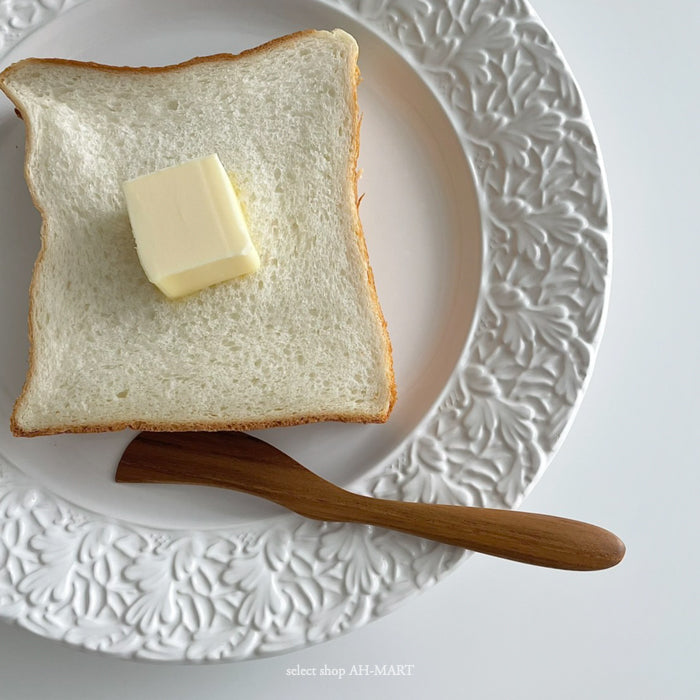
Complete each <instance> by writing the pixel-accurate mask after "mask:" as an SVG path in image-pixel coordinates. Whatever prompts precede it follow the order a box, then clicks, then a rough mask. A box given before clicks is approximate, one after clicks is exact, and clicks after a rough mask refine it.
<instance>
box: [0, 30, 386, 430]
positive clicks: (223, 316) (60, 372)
mask: <svg viewBox="0 0 700 700" xmlns="http://www.w3.org/2000/svg"><path fill="white" fill-rule="evenodd" d="M356 58H357V45H356V43H355V41H354V40H353V39H352V37H350V36H349V35H348V34H346V33H345V32H342V31H339V30H336V31H334V32H313V31H312V32H303V33H300V34H297V35H291V36H290V37H287V38H285V39H282V40H277V41H276V42H272V43H271V44H269V45H266V46H263V47H260V48H258V49H256V50H254V51H250V52H245V53H243V54H241V55H239V56H236V57H234V56H228V55H225V56H217V57H211V58H203V59H197V60H194V61H191V62H188V63H187V64H183V65H182V66H177V67H167V68H164V69H131V68H120V69H114V68H110V67H106V66H98V65H95V64H79V63H75V62H70V61H61V60H50V59H46V60H44V59H29V60H27V61H23V62H20V63H18V64H15V65H14V66H11V67H10V68H8V69H6V70H5V71H4V73H3V74H2V75H0V87H2V89H3V90H4V91H5V92H6V93H7V94H8V95H9V96H10V98H11V99H12V100H13V101H14V103H15V105H16V106H17V108H18V109H19V110H20V112H21V113H22V116H23V118H24V120H25V124H26V128H27V160H26V176H27V182H28V185H29V187H30V190H31V192H32V196H33V198H34V202H35V204H36V206H37V208H38V209H39V210H40V211H41V213H42V217H43V228H42V251H41V253H40V257H39V259H38V261H37V265H36V267H35V272H34V278H33V281H32V289H31V304H30V341H31V353H30V355H31V356H30V367H29V372H28V376H27V381H26V383H25V387H24V390H23V392H22V395H21V397H20V399H19V400H18V402H17V404H16V406H15V412H14V414H13V423H12V428H13V431H14V432H15V433H16V434H20V435H31V434H46V433H54V432H66V431H73V432H80V431H93V430H115V429H120V428H124V427H135V428H142V429H160V430H163V429H165V430H179V429H183V430H184V429H193V428H195V429H223V428H237V429H247V428H254V427H265V426H272V425H291V424H295V423H303V422H308V421H315V420H326V419H329V420H330V419H335V420H351V421H382V420H385V419H386V418H387V416H388V414H389V412H390V410H391V407H392V405H393V402H394V394H395V388H394V378H393V370H392V364H391V349H390V344H389V338H388V335H387V332H386V325H385V323H384V319H383V317H382V314H381V310H380V308H379V306H378V302H377V299H376V292H375V290H374V284H373V280H372V275H371V270H370V268H369V265H368V261H367V256H366V249H365V244H364V238H363V235H362V229H361V226H360V222H359V217H358V213H357V201H356V197H357V193H356V180H355V178H356V175H355V168H356V159H357V149H358V130H359V117H358V110H357V100H356V84H357V77H358V76H357V68H356ZM211 153H217V154H218V155H219V157H220V158H221V161H222V163H223V164H224V167H225V168H226V169H227V170H228V171H229V172H230V173H231V175H232V177H233V179H234V183H235V186H236V189H237V192H238V194H239V197H240V200H241V203H242V205H243V207H244V210H245V211H246V213H247V218H248V222H249V226H250V233H251V237H252V238H253V240H254V243H255V245H256V247H257V249H258V251H259V253H260V258H261V267H260V270H259V271H258V272H256V273H255V274H252V275H249V276H246V277H241V278H238V279H234V280H232V281H230V282H224V283H222V284H219V285H216V286H214V287H211V288H209V289H206V290H204V291H202V292H199V293H197V294H194V295H192V296H190V297H186V298H184V299H181V300H177V301H171V300H168V299H166V298H165V297H164V296H163V295H162V294H161V293H160V292H159V291H158V290H157V289H156V288H155V287H154V286H153V285H151V284H150V283H149V282H148V280H147V279H146V277H145V275H144V273H143V270H142V268H141V266H140V263H139V261H138V258H137V255H136V251H135V247H134V241H133V237H132V234H131V230H130V227H129V220H128V215H127V211H126V205H125V201H124V197H123V194H122V190H121V184H122V182H124V181H125V180H129V179H132V178H135V177H137V176H139V175H144V174H146V173H149V172H153V171H156V170H159V169H161V168H164V167H167V166H171V165H177V164H179V163H182V162H183V161H186V160H190V159H194V158H199V157H202V156H206V155H209V154H211Z"/></svg>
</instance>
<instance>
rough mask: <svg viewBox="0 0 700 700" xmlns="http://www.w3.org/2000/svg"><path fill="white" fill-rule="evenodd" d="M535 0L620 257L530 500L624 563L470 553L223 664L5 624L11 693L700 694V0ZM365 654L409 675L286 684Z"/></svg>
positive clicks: (2, 687) (212, 697) (3, 691)
mask: <svg viewBox="0 0 700 700" xmlns="http://www.w3.org/2000/svg"><path fill="white" fill-rule="evenodd" d="M533 2H534V6H535V9H536V10H537V11H538V13H539V14H540V16H541V17H542V19H543V21H544V22H545V24H546V25H547V26H548V28H549V29H550V31H551V33H552V34H553V36H554V37H555V39H556V40H557V41H558V43H559V45H560V46H561V48H562V49H563V52H564V54H565V56H566V57H567V59H568V61H569V64H570V65H571V67H572V69H573V72H574V74H575V76H576V78H577V79H578V81H579V84H580V86H581V88H582V91H583V94H584V96H585V98H586V100H587V102H588V105H589V108H590V112H591V114H592V116H593V120H594V123H595V127H596V130H597V133H598V137H599V139H600V144H601V148H602V153H603V157H604V160H605V164H606V169H607V173H608V178H609V184H610V191H611V198H612V212H613V218H614V232H613V246H614V256H613V286H612V297H611V303H610V309H609V315H608V321H607V328H606V332H605V336H604V338H603V343H602V347H601V350H600V353H599V355H598V361H597V364H596V368H595V371H594V374H593V378H592V381H591V383H590V386H589V389H588V393H587V395H586V397H585V400H584V403H583V406H582V408H581V410H580V412H579V414H578V417H577V419H576V421H575V423H574V425H573V428H572V429H571V431H570V433H569V435H568V437H567V439H566V441H565V443H564V445H563V447H562V449H561V450H560V452H559V453H558V455H557V456H556V458H555V460H554V462H553V463H552V465H551V466H550V467H549V470H548V471H547V473H546V474H545V475H544V477H543V478H542V480H541V481H540V483H539V485H538V486H537V488H536V489H535V491H534V492H533V493H532V495H531V496H530V497H529V498H528V500H527V502H526V504H525V509H527V510H534V511H541V512H547V513H553V514H560V515H566V516H568V517H572V518H578V519H581V520H587V521H590V522H594V523H597V524H600V525H602V526H604V527H607V528H609V529H611V530H613V531H614V532H616V533H618V534H619V535H620V536H621V537H622V538H623V539H624V540H625V542H626V544H627V548H628V553H627V556H626V558H625V560H624V562H623V563H622V564H621V565H619V566H618V567H616V568H614V569H611V570H608V571H605V572H597V573H567V572H558V571H550V570H545V569H539V568H534V567H527V566H524V565H519V564H514V563H509V562H505V561H499V560H496V559H489V558H487V557H485V556H474V557H473V558H472V559H471V560H470V561H468V562H467V563H466V564H465V565H463V566H462V567H460V568H459V569H458V570H457V571H456V572H455V573H453V574H452V575H451V576H449V577H448V578H447V579H446V580H445V581H444V582H442V583H440V584H439V585H438V586H436V587H434V588H433V589H431V590H429V591H427V592H426V593H424V594H423V595H421V596H420V597H418V598H416V599H414V600H412V601H410V602H409V603H407V604H405V605H404V606H403V607H402V608H400V609H399V610H398V611H396V612H394V613H392V614H391V615H389V616H388V617H385V618H383V619H381V620H379V621H377V622H374V623H372V624H371V625H369V626H367V627H365V628H363V629H360V630H358V631H355V632H353V633H351V634H350V635H347V636H345V637H342V638H340V639H337V640H334V641H332V642H329V643H327V644H323V645H321V646H316V647H313V648H311V649H307V650H304V651H300V652H295V653H291V654H287V655H284V656H280V657H276V658H272V659H265V660H260V661H252V662H245V663H238V664H227V665H220V666H207V667H189V666H158V665H149V664H143V663H136V662H126V661H119V660H114V659H109V658H103V657H99V656H94V655H89V654H86V653H83V652H79V651H74V650H72V649H69V648H66V647H63V646H61V645H59V644H56V643H53V642H48V641H46V640H43V639H40V638H38V637H35V636H34V635H32V634H30V633H29V632H26V631H24V630H21V629H17V628H15V627H10V626H7V625H0V698H2V700H15V698H31V699H32V700H34V699H43V698H51V699H55V700H59V699H60V698H78V697H79V698H86V699H88V700H92V699H93V698H119V700H124V699H125V698H131V699H139V698H148V699H149V700H151V699H152V698H167V699H168V700H176V699H178V698H195V697H202V698H207V700H217V699H219V698H222V699H223V698H225V699H226V700H229V699H232V698H241V697H243V698H248V697H263V698H268V697H270V698H272V697H289V698H297V697H299V698H301V697H303V698H307V699H308V700H313V699H314V698H324V699H325V698H328V697H332V698H355V697H363V698H375V697H402V698H406V699H407V698H425V697H431V698H443V697H445V698H457V697H460V698H479V699H480V698H538V699H546V698H556V699H559V698H567V699H569V700H573V699H576V698H582V699H586V700H589V699H591V698H633V699H634V700H642V699H645V698H664V699H675V698H698V697H700V596H699V595H698V589H699V588H700V564H699V562H700V557H699V556H698V535H700V515H699V513H700V508H698V505H697V502H698V496H697V494H698V491H699V490H700V459H699V457H700V448H699V444H700V442H699V440H698V438H700V430H698V419H700V409H699V403H698V392H700V381H699V379H700V371H699V363H700V330H699V327H700V314H699V313H698V301H700V275H699V274H698V269H699V265H700V226H699V223H698V222H699V221H700V216H698V205H699V203H700V195H699V193H698V191H697V190H698V184H700V178H698V175H697V172H698V166H699V164H700V152H699V149H698V141H699V139H698V126H697V120H698V106H699V104H698V94H699V90H698V88H699V83H698V76H697V69H698V67H699V66H700V60H699V59H700V52H699V51H698V30H700V3H699V2H697V0H675V1H674V2H667V3H659V2H651V1H650V0H642V1H641V2H637V3H633V2H628V1H625V0H609V1H608V2H603V1H602V0H597V1H595V0H587V1H584V0H576V1H575V2H574V1H573V0H569V1H568V2H562V1H561V0H533ZM361 664H368V665H374V664H378V665H383V664H404V665H407V666H408V665H412V668H411V670H412V675H411V676H407V677H374V678H371V677H352V678H350V677H345V678H343V679H342V680H338V679H331V678H321V677H318V676H317V677H315V678H314V677H308V678H303V677H294V676H290V675H288V669H296V668H297V665H298V667H299V668H308V669H314V668H315V669H317V673H320V669H322V668H323V667H324V665H325V666H327V667H328V668H334V667H335V668H344V669H346V671H348V672H349V670H350V668H351V667H352V666H353V665H356V666H359V665H361ZM407 670H408V668H407Z"/></svg>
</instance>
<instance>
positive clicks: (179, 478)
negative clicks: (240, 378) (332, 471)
mask: <svg viewBox="0 0 700 700" xmlns="http://www.w3.org/2000/svg"><path fill="white" fill-rule="evenodd" d="M115 479H116V481H118V482H121V483H151V484H193V485H199V486H216V487H219V488H227V489H233V490H235V491H243V492H245V493H249V494H253V495H255V496H259V497H261V498H265V499H267V500H269V501H274V502H275V503H278V504H279V505H281V506H284V507H285V508H288V509H289V510H292V511H294V512H295V513H298V514H299V515H303V516H305V517H307V518H313V519H314V520H330V521H336V522H347V523H364V524H367V525H376V526H379V527H385V528H389V529H391V530H398V531H400V532H406V533H409V534H411V535H417V536H418V537H425V538H427V539H431V540H435V541H437V542H443V543H445V544H450V545H454V546H457V547H464V548H466V549H469V550H472V551H475V552H481V553H483V554H490V555H491V556H496V557H502V558H505V559H512V560H514V561H519V562H523V563H526V564H535V565H537V566H547V567H551V568H555V569H569V570H576V571H592V570H596V569H607V568H608V567H611V566H614V565H615V564H617V563H619V562H620V561H621V560H622V558H623V556H624V554H625V545H624V544H623V543H622V541H621V540H620V539H619V538H618V537H617V536H615V535H614V534H613V533H611V532H609V531H607V530H604V529H602V528H600V527H597V526H595V525H589V524H587V523H583V522H579V521H577V520H569V519H567V518H559V517H555V516H551V515H539V514H537V513H523V512H520V511H512V510H500V509H491V508H478V507H471V506H452V505H438V504H432V503H409V502H403V501H390V500H384V499H379V498H371V497H368V496H361V495H359V494H356V493H352V492H350V491H346V490H344V489H342V488H340V487H339V486H336V485H335V484H332V483H331V482H329V481H326V480H325V479H323V478H322V477H320V476H318V475H316V474H314V473H313V472H311V471H309V470H308V469H306V468H305V467H303V466H302V465H301V464H299V463H298V462H297V461H295V460H294V459H292V458H291V457H289V456H288V455H286V454H285V453H284V452H281V451H280V450H278V449H277V448H276V447H273V446H272V445H270V444H268V443H266V442H264V441H262V440H259V439H258V438H255V437H253V436H252V435H248V434H246V433H240V432H181V433H171V432H143V433H140V434H139V435H137V436H136V438H134V440H133V441H132V442H131V443H130V444H129V446H128V447H127V448H126V450H125V451H124V454H123V455H122V458H121V460H120V462H119V466H118V467H117V472H116V476H115Z"/></svg>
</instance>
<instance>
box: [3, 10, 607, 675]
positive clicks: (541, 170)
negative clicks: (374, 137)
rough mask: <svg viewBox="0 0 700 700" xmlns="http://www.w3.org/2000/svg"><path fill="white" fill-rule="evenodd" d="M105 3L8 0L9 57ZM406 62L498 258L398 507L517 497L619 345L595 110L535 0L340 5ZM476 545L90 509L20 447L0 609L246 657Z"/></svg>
mask: <svg viewBox="0 0 700 700" xmlns="http://www.w3.org/2000/svg"><path fill="white" fill-rule="evenodd" d="M83 1H86V0H77V1H76V0H67V1H65V2H62V1H61V0H33V2H29V1H27V0H23V1H22V2H13V1H12V0H10V2H5V3H3V5H2V7H0V55H4V54H5V53H6V52H7V51H9V50H10V48H12V46H14V45H15V44H16V43H18V42H19V41H20V40H21V39H22V38H24V37H25V36H27V35H28V34H29V33H31V32H32V31H33V30H35V29H37V28H38V27H41V26H44V25H45V24H46V23H47V22H50V21H51V19H53V18H54V17H55V16H56V15H57V14H58V13H61V12H63V11H65V10H66V9H68V8H69V7H72V6H74V5H77V4H80V2H83ZM324 2H325V4H327V5H329V6H332V7H336V8H338V9H340V10H341V11H343V12H345V13H347V14H349V15H351V16H352V17H353V18H355V19H359V20H360V21H362V22H363V24H365V25H367V26H368V27H369V28H371V29H372V30H374V31H375V32H376V33H377V34H378V35H379V36H380V37H382V38H383V39H384V40H385V41H386V42H388V43H389V44H390V45H392V46H393V47H394V48H395V49H396V50H397V51H399V53H400V54H401V55H403V56H404V58H406V59H407V60H408V61H409V62H410V63H411V64H412V65H413V66H414V68H415V69H416V71H417V72H418V73H419V74H420V75H421V76H422V77H423V79H424V80H425V81H426V83H427V84H428V85H429V86H430V87H431V89H432V90H433V92H434V94H435V96H436V99H438V100H439V101H440V103H441V104H442V105H443V107H444V108H445V110H446V112H447V113H448V115H449V116H450V118H451V120H452V122H453V124H454V125H455V129H456V131H457V134H458V136H459V138H460V141H461V142H462V144H463V146H464V149H465V153H466V154H467V157H468V159H469V161H470V163H471V165H472V170H473V173H474V179H475V184H476V187H477V192H478V195H479V200H480V209H481V217H482V222H483V227H484V230H483V236H484V241H485V244H486V245H485V251H484V259H483V277H482V286H481V290H480V295H479V300H478V303H477V309H476V323H475V329H474V333H473V337H472V340H471V342H470V343H469V345H468V347H467V348H466V349H465V352H464V354H463V356H462V357H461V359H460V361H459V363H458V365H457V367H456V368H455V370H454V372H453V374H452V376H451V378H450V380H449V382H448V385H447V387H446V389H445V392H444V393H443V398H442V399H441V401H440V403H439V405H438V406H437V407H436V409H435V411H434V412H433V413H432V414H431V415H430V416H429V417H428V418H427V420H425V421H424V422H423V423H422V424H421V426H420V427H419V428H418V429H417V430H416V431H415V432H414V434H413V435H412V436H411V438H410V439H409V440H408V441H407V442H406V443H405V446H404V448H403V449H402V451H401V452H400V454H399V455H398V456H397V458H396V459H394V460H393V461H392V462H391V463H390V464H389V465H388V466H387V467H385V468H382V470H381V471H377V472H374V473H370V474H368V475H367V476H366V477H365V478H364V479H363V480H362V481H361V482H358V483H357V484H356V485H355V486H356V487H357V488H359V489H362V490H364V491H365V492H367V493H371V494H374V495H376V496H381V497H389V498H402V499H405V500H439V501H442V502H452V503H463V504H469V505H486V506H493V507H515V506H517V505H518V504H519V503H520V502H521V500H522V499H523V497H524V496H525V495H526V493H527V492H528V491H529V490H530V489H531V488H532V487H533V485H534V483H535V482H536V480H537V478H538V477H539V476H541V474H542V472H543V471H544V469H545V467H546V465H547V463H548V462H549V460H550V459H551V457H552V456H553V454H554V453H555V451H556V449H557V446H558V445H559V444H560V442H561V440H562V439H563V437H564V435H565V433H566V431H567V429H568V427H569V426H570V425H571V422H572V420H573V417H574V415H575V412H576V409H577V408H578V406H579V404H580V402H581V399H582V397H583V394H584V391H585V387H586V385H587V382H588V380H589V378H590V373H591V370H592V365H593V361H594V357H595V353H596V350H597V347H598V344H599V341H600V336H601V333H602V328H603V323H604V317H605V312H606V308H607V296H608V291H609V278H610V235H611V234H610V215H609V207H608V194H607V187H606V182H605V176H604V173H603V168H602V162H601V158H600V154H599V148H598V144H597V141H596V138H595V134H594V132H593V127H592V124H591V120H590V117H589V115H588V112H587V110H586V107H585V105H584V103H583V100H582V98H581V95H580V92H579V90H578V87H577V85H576V83H575V81H574V79H573V77H572V75H571V71H570V70H569V68H568V66H567V65H566V62H565V61H564V59H563V57H562V55H561V52H560V51H559V49H558V48H557V47H556V45H555V44H554V43H553V41H552V39H551V37H550V36H549V34H548V33H547V31H546V29H545V28H544V26H543V25H542V23H541V21H540V20H539V19H538V18H537V16H536V15H535V14H534V12H533V11H532V9H531V8H530V7H529V5H528V4H527V3H525V2H522V1H521V0H502V1H501V0H499V1H495V0H479V1H476V0H432V1H430V2H428V1H427V0H418V1H416V2H401V1H400V0H324ZM465 556H466V553H464V552H462V551H461V550H457V549H454V548H451V547H447V546H443V545H437V544H434V543H431V542H427V541H425V540H420V539H417V538H411V537H408V536H405V535H401V534H398V533H393V532H388V531H384V530H376V529H372V528H367V527H362V526H351V525H341V524H333V523H316V522H312V521H305V520H303V519H301V518H297V517H296V516H289V517H287V518H285V519H284V520H283V521H278V523H277V524H276V526H275V527H273V528H272V529H270V530H267V531H266V532H263V533H258V534H257V535H255V536H251V535H250V534H247V535H243V534H241V533H240V532H238V531H233V530H232V531H231V532H220V531H217V532H193V533H172V532H167V531H162V530H153V529H149V528H146V527H141V526H135V525H130V524H128V523H124V522H119V521H115V520H113V519H109V518H102V517H101V516H99V515H97V514H94V513H91V512H89V511H85V510H81V509H80V508H77V507H75V506H73V505H70V504H68V503H67V502H65V501H64V500H62V499H61V498H59V497H57V496H55V495H54V494H52V493H50V492H48V491H47V490H45V489H42V488H41V487H40V486H38V485H36V484H33V483H32V482H31V480H30V479H28V478H27V477H26V476H24V475H23V474H22V473H21V472H20V471H19V470H18V469H17V468H15V467H13V465H12V464H11V463H9V462H8V461H7V460H5V459H4V458H2V457H1V456H0V618H2V619H4V620H6V621H9V622H15V623H17V624H20V625H22V626H23V627H26V628H27V629H30V630H33V631H34V632H36V633H38V634H40V635H42V636H44V637H47V638H51V639H56V640H61V641H64V642H66V643H69V644H71V645H74V646H77V647H80V648H83V649H86V650H95V651H99V652H103V653H105V654H109V655H114V656H120V657H125V658H139V659H149V660H159V661H192V662H205V661H226V660H234V659H239V660H240V659H248V658H254V657H261V656H269V655H274V654H277V653H281V652H284V651H288V650H291V649H294V648H299V647H303V646H306V645H309V644H312V643H317V642H321V641H324V640H326V639H330V638H333V637H335V636H337V635H339V634H341V633H344V632H347V631H349V630H351V629H353V628H355V627H357V626H360V625H363V624H366V623H367V622H369V621H371V620H373V619H376V618H377V617H379V616H381V615H384V614H385V613H387V612H388V611H389V610H391V609H392V608H394V607H395V606H396V605H398V604H400V603H402V602H403V601H405V600H406V599H407V598H408V597H409V596H410V595H412V594H415V593H417V592H419V591H421V590H423V589H425V588H426V587H428V586H430V585H432V584H434V583H435V582H437V581H438V580H439V579H440V578H441V577H442V576H444V575H445V574H447V573H448V572H449V571H451V570H452V569H453V568H454V567H455V566H456V565H457V564H458V563H459V562H460V561H461V560H462V559H463V558H464V557H465Z"/></svg>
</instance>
